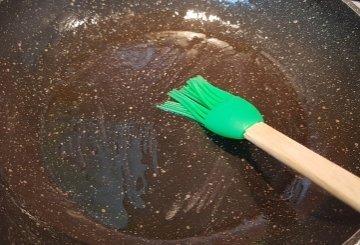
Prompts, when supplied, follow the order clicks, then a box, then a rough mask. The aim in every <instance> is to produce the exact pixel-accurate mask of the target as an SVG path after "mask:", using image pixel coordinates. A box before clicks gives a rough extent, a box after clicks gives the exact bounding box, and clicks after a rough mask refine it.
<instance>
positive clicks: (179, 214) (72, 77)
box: [0, 0, 360, 244]
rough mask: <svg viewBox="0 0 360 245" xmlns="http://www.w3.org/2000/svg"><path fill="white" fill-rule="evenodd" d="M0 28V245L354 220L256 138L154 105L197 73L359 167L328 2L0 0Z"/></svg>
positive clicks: (338, 238)
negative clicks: (241, 137)
mask: <svg viewBox="0 0 360 245" xmlns="http://www.w3.org/2000/svg"><path fill="white" fill-rule="evenodd" d="M0 23H1V25H0V34H1V35H0V39H1V49H0V84H1V96H0V104H1V109H0V119H1V127H0V135H1V138H0V153H1V154H0V162H1V165H0V193H1V194H0V219H1V222H0V234H1V236H0V241H1V243H2V244H10V243H25V244H47V243H51V244H84V243H85V244H99V243H100V244H249V243H255V244H287V243H289V244H308V243H314V244H329V243H331V244H340V243H343V242H345V241H346V240H347V239H349V238H350V237H351V236H352V235H353V234H354V233H355V232H356V231H357V230H358V229H359V228H360V216H359V214H358V213H356V212H355V211H354V210H352V209H351V208H349V207H347V206H346V205H345V204H343V203H341V202H340V201H338V200H336V199H335V198H333V197H331V196H330V195H328V194H327V193H326V192H324V191H323V190H321V189H319V188H318V187H317V186H315V185H313V184H312V183H311V182H309V181H308V180H307V179H305V178H303V177H301V176H298V175H296V173H293V172H292V171H290V170H289V169H286V168H284V167H282V166H281V164H280V163H278V162H277V161H276V160H274V159H272V158H270V157H269V156H267V155H266V154H265V153H263V152H261V151H260V150H259V149H257V148H256V147H254V146H252V145H250V144H248V143H247V142H236V141H232V140H228V139H224V138H221V137H218V136H215V135H212V134H211V133H210V132H206V131H204V130H203V129H201V128H199V127H198V126H197V125H196V124H194V123H192V122H188V121H186V120H183V119H180V118H175V117H173V116H171V115H167V114H164V113H162V112H160V111H158V110H156V109H155V105H156V104H157V103H160V102H162V101H163V100H164V99H165V98H166V94H165V92H166V91H168V90H169V89H170V88H174V87H179V86H181V85H182V84H183V82H184V81H185V80H186V79H187V78H189V77H191V76H193V75H198V74H200V75H203V76H205V77H206V78H208V79H209V80H211V81H213V82H214V83H215V84H216V85H218V86H220V87H222V88H224V89H227V90H230V92H232V93H237V94H241V95H242V96H244V97H245V98H247V99H249V100H250V101H251V102H252V103H254V104H255V105H256V106H258V107H259V108H260V110H261V111H263V112H264V114H265V118H266V119H267V120H268V123H269V124H271V125H273V126H274V127H276V128H278V129H280V130H281V131H283V132H284V133H286V134H288V135H289V136H291V137H293V138H295V139H296V140H298V141H300V142H302V143H303V144H305V145H306V146H308V147H310V148H311V149H313V150H315V151H317V152H318V153H320V154H322V155H323V156H325V157H327V158H329V159H330V160H332V161H334V162H336V163H338V164H340V165H341V166H342V167H344V168H346V169H348V170H350V171H351V172H353V173H354V174H356V175H360V168H359V160H360V151H359V147H360V146H359V144H360V142H359V139H360V130H359V126H358V125H359V123H360V116H359V109H360V103H359V102H360V101H359V96H358V93H359V92H360V87H359V86H360V85H359V84H360V83H359V82H360V80H359V78H360V72H359V54H360V52H359V51H360V46H359V43H360V36H359V33H360V22H359V19H358V16H357V15H356V13H354V12H353V11H351V9H350V8H348V6H346V5H345V4H344V3H343V2H341V1H319V0H317V1H315V0H307V1H291V2H290V1H289V2H286V1H267V0H261V1H247V0H208V1H190V0H189V1H153V2H144V1H121V2H120V1H90V2H89V1H81V0H74V1H62V0H60V1H50V0H49V1H40V0H39V1H7V0H5V1H0ZM314 164H316V163H314ZM359 198H360V197H359ZM355 242H356V241H355Z"/></svg>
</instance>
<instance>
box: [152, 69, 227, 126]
mask: <svg viewBox="0 0 360 245" xmlns="http://www.w3.org/2000/svg"><path fill="white" fill-rule="evenodd" d="M168 95H169V97H170V98H172V99H174V100H175V101H177V102H173V101H167V102H165V103H163V104H162V105H159V106H158V108H160V109H162V110H165V111H169V112H173V113H176V114H179V115H182V116H185V117H188V118H190V119H193V120H196V121H198V122H200V123H204V119H205V117H206V116H207V115H208V113H209V111H210V110H211V109H212V108H213V107H215V106H216V105H217V104H219V103H221V102H222V101H224V100H225V99H228V98H230V97H233V96H234V95H232V94H230V93H228V92H226V91H223V90H221V89H219V88H217V87H215V86H213V85H211V84H210V83H209V82H208V81H206V80H205V79H204V78H203V77H201V76H196V77H194V78H191V79H189V80H188V81H187V85H185V86H184V87H182V88H181V89H179V90H178V89H173V90H171V91H170V92H169V93H168Z"/></svg>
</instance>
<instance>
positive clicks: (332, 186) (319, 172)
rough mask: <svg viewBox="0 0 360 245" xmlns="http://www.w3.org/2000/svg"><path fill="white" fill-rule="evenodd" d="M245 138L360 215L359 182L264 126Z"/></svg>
mask: <svg viewBox="0 0 360 245" xmlns="http://www.w3.org/2000/svg"><path fill="white" fill-rule="evenodd" d="M245 138H246V139H247V140H249V141H251V142H252V143H254V144H255V145H257V146H258V147H260V148H261V149H263V150H264V151H266V152H267V153H269V154H270V155H272V156H273V157H275V158H276V159H278V160H280V161H281V162H283V163H284V164H285V165H287V166H289V167H290V168H292V169H294V170H295V171H297V172H298V173H300V174H301V175H303V176H305V177H307V178H309V179H310V180H312V181H313V182H314V183H316V184H317V185H319V186H321V187H322V188H324V189H325V190H327V191H328V192H329V193H331V194H332V195H334V196H335V197H337V198H339V199H340V200H342V201H343V202H345V203H347V204H348V205H349V206H351V207H353V208H354V209H355V210H357V211H358V212H360V178H359V177H357V176H356V175H354V174H352V173H350V172H349V171H347V170H345V169H343V168H341V167H340V166H338V165H336V164H335V163H333V162H331V161H329V160H327V159H326V158H324V157H322V156H320V155H319V154H317V153H315V152H313V151H311V150H310V149H308V148H306V147H305V146H303V145H301V144H299V143H298V142H296V141H295V140H292V139H290V138H289V137H287V136H286V135H284V134H282V133H280V132H279V131H277V130H276V129H274V128H272V127H270V126H269V125H267V124H265V123H257V124H255V125H253V126H251V127H250V128H248V129H247V130H246V132H245Z"/></svg>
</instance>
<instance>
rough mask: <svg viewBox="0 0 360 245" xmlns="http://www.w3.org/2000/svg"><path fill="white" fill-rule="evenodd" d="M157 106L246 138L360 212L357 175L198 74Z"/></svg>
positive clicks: (224, 133)
mask: <svg viewBox="0 0 360 245" xmlns="http://www.w3.org/2000/svg"><path fill="white" fill-rule="evenodd" d="M168 95H169V97H170V98H171V99H173V101H166V102H164V103H163V104H161V105H158V106H157V107H158V108H160V109H162V110H164V111H168V112H172V113H176V114H178V115H181V116H185V117H187V118H190V119H192V120H194V121H196V122H198V123H200V124H201V125H202V126H204V127H205V128H207V129H208V130H210V131H212V132H214V133H216V134H218V135H221V136H223V137H227V138H233V139H239V140H242V139H246V140H248V141H250V142H252V143H253V144H255V145H256V146H258V147H259V148H261V149H263V150H264V151H265V152H267V153H268V154H270V155H271V156H273V157H275V158H276V159H278V160H279V161H280V162H282V163H284V164H285V165H287V166H288V167H290V168H292V169H293V170H295V171H296V172H298V173H299V174H301V175H303V176H305V177H306V178H308V179H310V180H311V181H313V182H314V183H316V184H317V185H319V186H320V187H322V188H323V189H325V190H326V191H328V192H329V193H330V194H332V195H333V196H335V197H337V198H338V199H340V200H342V201H343V202H344V203H346V204H348V205H349V206H351V207H352V208H354V209H355V210H357V211H358V212H360V178H359V177H357V176H356V175H354V174H352V173H350V172H349V171H347V170H345V169H344V168H342V167H340V166H339V165H337V164H335V163H333V162H331V161H330V160H328V159H326V158H324V157H322V156H320V155H319V154H317V153H315V152H314V151H312V150H310V149H308V148H306V147H305V146H304V145H301V144H300V143H298V142H296V141H295V140H293V139H291V138H289V137H288V136H286V135H284V134H283V133H281V132H279V131H277V130H276V129H274V128H272V127H271V126H269V125H267V124H266V123H265V122H264V119H263V117H262V115H261V113H260V112H259V110H258V109H257V108H256V107H255V106H254V105H253V104H251V103H250V102H249V101H247V100H245V99H244V98H241V97H239V96H236V95H233V94H231V93H229V92H226V91H224V90H222V89H220V88H218V87H215V86H213V85H212V84H210V83H209V82H208V81H207V80H206V79H204V78H203V77H201V76H196V77H194V78H191V79H189V80H188V81H187V84H186V85H185V86H183V87H182V88H180V89H173V90H171V91H170V92H169V93H168Z"/></svg>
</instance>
